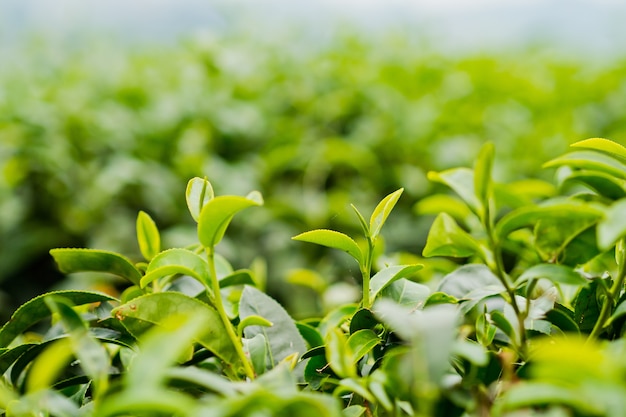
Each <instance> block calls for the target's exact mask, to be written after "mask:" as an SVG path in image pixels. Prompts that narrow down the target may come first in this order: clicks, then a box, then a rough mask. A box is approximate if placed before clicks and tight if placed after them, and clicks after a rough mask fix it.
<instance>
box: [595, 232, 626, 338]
mask: <svg viewBox="0 0 626 417" xmlns="http://www.w3.org/2000/svg"><path fill="white" fill-rule="evenodd" d="M625 246H626V239H624V238H622V240H621V241H620V243H619V244H618V245H617V247H616V248H615V250H616V251H619V257H620V259H619V261H618V266H619V269H618V272H617V277H616V278H615V280H614V281H613V285H612V286H611V289H610V290H609V291H608V292H607V293H606V300H604V303H603V304H602V309H601V310H600V316H599V317H598V320H597V321H596V324H595V325H594V326H593V330H591V333H590V334H589V338H588V339H587V340H594V339H597V338H598V336H600V333H602V330H603V329H604V327H605V326H606V323H607V321H608V320H609V318H610V317H611V312H612V311H613V307H615V302H616V301H617V300H618V299H619V296H620V293H621V292H622V289H623V288H624V280H625V278H626V250H625V249H624V248H625Z"/></svg>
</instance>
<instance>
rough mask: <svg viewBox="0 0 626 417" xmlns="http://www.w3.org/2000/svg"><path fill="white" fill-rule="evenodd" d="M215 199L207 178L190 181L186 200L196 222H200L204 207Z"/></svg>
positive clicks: (196, 178)
mask: <svg viewBox="0 0 626 417" xmlns="http://www.w3.org/2000/svg"><path fill="white" fill-rule="evenodd" d="M214 197H215V195H214V194H213V187H212V186H211V183H210V182H209V181H208V180H207V179H206V178H204V179H203V178H198V177H195V178H192V179H190V180H189V182H188V183H187V190H186V192H185V198H186V200H187V207H188V208H189V212H190V213H191V217H193V219H194V220H195V221H196V222H198V221H199V220H200V212H202V208H203V207H204V205H205V204H206V203H208V202H209V201H211V200H212V199H213V198H214Z"/></svg>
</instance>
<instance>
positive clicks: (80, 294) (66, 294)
mask: <svg viewBox="0 0 626 417" xmlns="http://www.w3.org/2000/svg"><path fill="white" fill-rule="evenodd" d="M50 296H61V297H63V298H66V299H68V300H69V301H71V302H72V303H73V304H75V305H83V304H90V303H98V302H103V301H117V300H116V299H115V298H114V297H111V296H109V295H106V294H103V293H97V292H92V291H53V292H50V293H47V294H43V295H40V296H38V297H35V298H33V299H31V300H29V301H28V302H26V303H25V304H23V305H22V306H21V307H20V308H18V309H17V310H16V311H15V312H14V313H13V315H12V316H11V319H10V320H9V321H8V322H7V323H6V324H5V325H4V326H3V327H2V329H0V347H6V346H8V345H9V344H10V343H11V342H12V341H13V339H15V338H16V337H17V336H18V335H20V334H22V333H23V332H25V331H26V330H28V329H29V328H30V327H31V326H32V325H34V324H35V323H37V322H39V321H40V320H43V319H44V318H46V317H49V316H50V310H49V309H48V307H47V305H46V303H45V299H46V297H50Z"/></svg>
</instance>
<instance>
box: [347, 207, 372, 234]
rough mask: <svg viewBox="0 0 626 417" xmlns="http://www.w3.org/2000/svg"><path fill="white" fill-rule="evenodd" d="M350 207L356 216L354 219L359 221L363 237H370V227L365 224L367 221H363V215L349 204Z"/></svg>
mask: <svg viewBox="0 0 626 417" xmlns="http://www.w3.org/2000/svg"><path fill="white" fill-rule="evenodd" d="M350 207H352V210H354V213H355V214H356V217H357V218H358V219H359V224H360V225H361V230H362V231H363V236H365V237H366V238H367V237H368V236H371V234H370V227H369V225H368V224H367V221H365V217H363V215H362V214H361V212H360V211H359V209H357V208H356V206H355V205H354V204H350Z"/></svg>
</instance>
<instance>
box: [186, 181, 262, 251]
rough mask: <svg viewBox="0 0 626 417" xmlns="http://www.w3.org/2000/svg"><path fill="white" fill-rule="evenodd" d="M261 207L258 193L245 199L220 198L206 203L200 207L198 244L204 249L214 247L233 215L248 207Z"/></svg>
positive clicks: (237, 197)
mask: <svg viewBox="0 0 626 417" xmlns="http://www.w3.org/2000/svg"><path fill="white" fill-rule="evenodd" d="M261 205H263V198H262V197H261V194H259V193H258V192H252V193H250V194H249V195H248V196H246V197H239V196H220V197H215V198H213V199H212V200H210V201H208V202H207V203H206V204H205V205H204V207H202V211H201V212H200V218H199V220H198V238H199V240H200V243H202V245H203V246H204V247H206V248H212V247H214V246H215V245H217V244H218V243H219V242H220V240H222V238H223V237H224V233H225V232H226V228H227V227H228V225H229V224H230V222H231V220H232V219H233V216H234V215H235V214H237V213H239V212H240V211H241V210H243V209H246V208H248V207H253V206H261Z"/></svg>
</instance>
